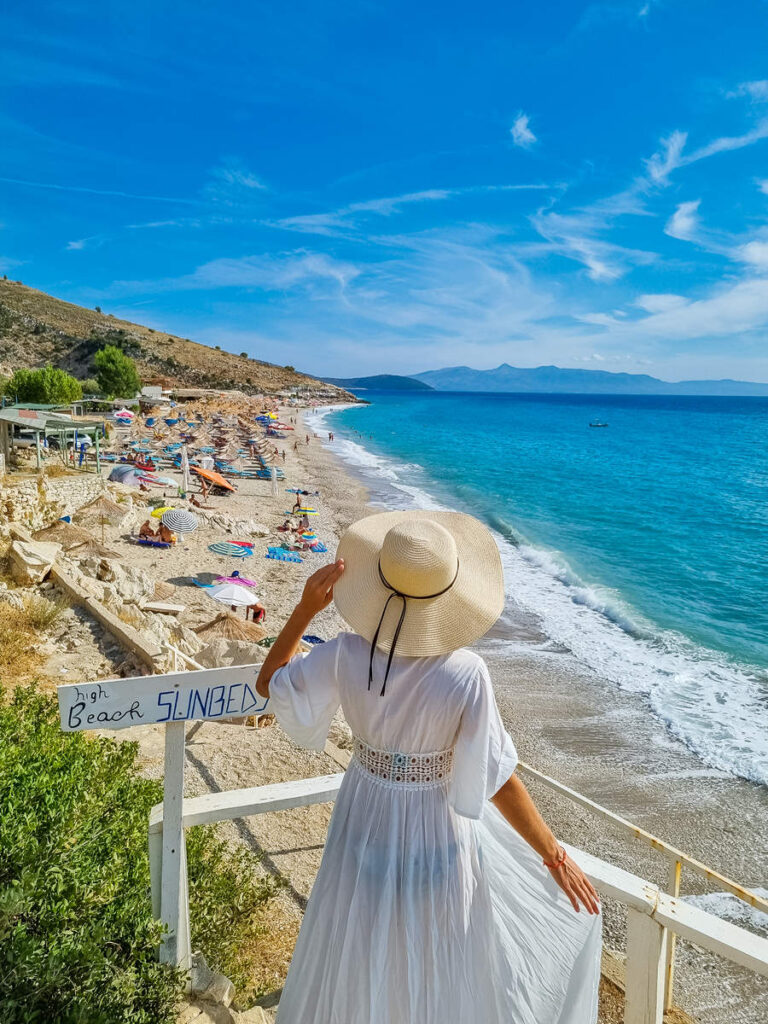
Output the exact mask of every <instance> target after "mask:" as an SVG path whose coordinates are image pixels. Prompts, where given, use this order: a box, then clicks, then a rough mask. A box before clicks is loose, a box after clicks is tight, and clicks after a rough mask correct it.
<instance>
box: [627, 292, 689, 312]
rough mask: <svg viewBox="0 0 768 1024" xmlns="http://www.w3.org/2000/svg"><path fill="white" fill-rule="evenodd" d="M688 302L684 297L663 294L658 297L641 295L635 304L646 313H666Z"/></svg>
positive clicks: (657, 295) (669, 293)
mask: <svg viewBox="0 0 768 1024" xmlns="http://www.w3.org/2000/svg"><path fill="white" fill-rule="evenodd" d="M687 302H688V300H687V299H686V298H685V297H684V296H683V295H674V294H673V293H671V292H666V293H663V292H662V293H659V294H656V295H639V296H638V297H637V298H636V299H635V302H634V304H635V305H636V306H639V307H640V309H644V310H645V311H646V313H665V312H666V311H667V310H669V309H677V308H678V307H679V306H684V305H686V303H687Z"/></svg>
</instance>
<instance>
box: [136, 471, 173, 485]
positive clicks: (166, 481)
mask: <svg viewBox="0 0 768 1024" xmlns="http://www.w3.org/2000/svg"><path fill="white" fill-rule="evenodd" d="M144 475H145V477H146V479H145V480H144V483H147V484H155V486H158V487H178V486H179V481H178V480H175V479H174V478H173V477H172V476H155V474H154V473H153V474H146V473H145V474H144Z"/></svg>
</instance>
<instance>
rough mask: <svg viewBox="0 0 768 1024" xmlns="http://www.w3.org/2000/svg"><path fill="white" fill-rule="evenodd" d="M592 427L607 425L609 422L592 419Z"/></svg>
mask: <svg viewBox="0 0 768 1024" xmlns="http://www.w3.org/2000/svg"><path fill="white" fill-rule="evenodd" d="M589 425H590V427H607V426H608V424H607V423H603V422H602V421H601V420H591V422H590V424H589Z"/></svg>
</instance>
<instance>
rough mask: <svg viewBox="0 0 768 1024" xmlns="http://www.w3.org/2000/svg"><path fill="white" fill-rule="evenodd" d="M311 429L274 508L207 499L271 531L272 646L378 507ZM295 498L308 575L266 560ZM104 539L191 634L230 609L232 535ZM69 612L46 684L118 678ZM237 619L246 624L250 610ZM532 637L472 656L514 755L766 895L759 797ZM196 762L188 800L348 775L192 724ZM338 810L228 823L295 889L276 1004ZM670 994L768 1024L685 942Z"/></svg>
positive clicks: (511, 618) (751, 996)
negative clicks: (299, 495) (299, 498)
mask: <svg viewBox="0 0 768 1024" xmlns="http://www.w3.org/2000/svg"><path fill="white" fill-rule="evenodd" d="M292 415H295V410H290V409H285V410H281V416H283V417H284V418H287V417H290V416H292ZM286 421H287V420H286ZM305 433H306V429H305V428H304V427H303V426H302V424H301V421H299V423H297V428H296V432H295V437H296V439H297V440H298V442H299V443H298V450H297V451H294V437H293V436H290V438H289V439H286V440H285V441H280V440H278V441H277V442H276V444H277V446H278V448H279V449H281V450H282V449H283V448H284V449H285V452H286V458H285V462H283V461H282V459H280V460H279V462H278V465H280V467H281V468H283V469H284V471H285V476H286V479H285V481H284V482H281V484H280V493H279V495H278V496H277V497H273V496H272V495H271V493H270V490H271V488H270V483H269V482H268V481H262V480H242V481H239V482H238V491H237V493H236V494H233V495H230V496H228V497H226V498H214V499H212V500H210V501H208V502H207V504H209V505H211V506H214V511H215V512H222V513H225V514H226V515H227V516H231V517H232V518H233V519H235V520H243V521H244V520H250V521H256V522H257V523H259V524H262V525H263V526H264V527H265V528H266V531H265V532H266V533H267V535H266V536H264V537H261V538H256V537H252V540H253V543H254V557H253V558H250V559H247V560H246V561H245V562H244V563H243V564H238V565H237V567H238V568H240V569H241V571H242V572H243V574H244V575H246V576H249V577H251V578H253V579H255V580H257V582H258V587H257V591H258V593H259V594H260V596H261V600H262V603H263V604H264V606H265V607H266V612H267V615H266V620H265V623H264V627H265V629H266V632H267V634H268V635H270V636H274V635H275V634H276V633H277V632H279V629H280V627H281V626H282V624H283V622H284V621H285V619H286V618H287V616H288V614H289V613H290V611H291V609H292V607H293V605H294V603H295V602H296V600H297V599H298V597H299V595H300V592H301V588H302V586H303V582H304V580H305V579H306V577H307V576H308V575H309V574H310V573H311V572H312V571H314V569H315V568H317V567H319V566H320V565H321V564H324V562H325V561H326V560H328V559H330V558H331V557H332V555H333V552H334V550H335V544H336V539H337V538H338V536H339V535H340V533H341V532H343V530H344V529H345V528H346V526H347V525H348V524H349V523H350V522H352V521H354V520H355V519H357V518H358V517H360V516H361V515H365V514H367V513H370V512H373V511H376V510H377V509H376V508H374V507H372V506H370V505H369V504H368V501H369V495H368V493H367V491H366V489H365V488H364V486H363V485H362V484H361V483H360V482H359V481H358V480H356V479H355V478H354V477H353V476H351V475H350V473H349V471H348V470H347V468H346V467H345V466H344V465H343V464H342V463H341V462H340V461H339V459H338V458H337V457H336V455H335V454H333V453H332V452H331V451H329V450H328V449H327V448H325V447H324V446H323V443H322V439H321V438H316V437H311V440H310V443H309V444H306V443H305V441H304V437H305ZM310 434H311V431H310ZM286 487H288V488H290V487H301V488H304V489H306V490H307V491H309V492H315V491H319V495H318V496H317V497H315V496H312V498H311V499H309V500H311V503H312V505H313V507H315V508H317V510H318V511H319V513H320V515H319V516H317V517H315V518H314V520H313V523H312V525H313V527H314V528H315V529H316V532H317V534H318V537H319V539H320V540H321V541H322V542H323V543H324V544H326V546H327V547H328V554H327V555H320V554H310V555H308V556H307V557H306V558H305V559H304V561H303V562H302V563H301V564H292V563H282V562H272V561H268V560H266V559H265V557H264V556H265V553H266V548H267V545H268V544H274V543H278V542H279V540H278V539H279V538H280V536H281V535H280V534H279V533H277V532H276V528H277V526H278V525H279V524H280V523H282V522H283V520H284V519H285V514H284V513H285V510H287V509H290V508H291V506H292V504H293V495H290V494H286V493H285V491H284V488H286ZM105 531H106V535H105V543H106V544H107V545H108V546H109V547H111V548H113V549H114V550H115V551H116V552H117V553H118V554H120V555H121V556H122V557H123V558H124V559H125V560H126V561H129V562H130V563H131V564H132V565H135V566H139V567H140V568H141V569H143V570H145V571H146V572H147V573H148V575H149V576H150V577H151V578H152V579H153V580H154V581H156V582H158V583H160V582H163V583H170V584H172V585H173V588H174V589H173V595H172V596H171V597H168V598H166V600H169V601H172V602H174V603H178V604H183V605H184V606H185V608H184V611H183V613H182V615H181V616H180V622H181V623H182V624H183V626H184V627H187V628H194V627H195V626H199V625H201V624H203V623H204V622H207V621H209V620H210V619H212V618H213V617H214V615H215V614H216V613H217V612H218V611H220V610H221V609H220V606H216V605H214V603H213V602H212V601H211V599H210V598H209V597H208V595H207V594H206V593H205V591H204V590H201V589H198V588H196V587H194V586H193V585H191V584H190V582H189V579H188V577H189V576H190V575H195V574H202V573H213V574H218V573H222V574H226V573H227V572H229V571H231V570H232V569H233V568H234V567H235V563H234V562H232V560H231V559H228V558H226V557H223V556H220V555H216V554H214V553H212V552H210V551H209V550H208V545H209V544H210V543H212V542H214V541H218V540H222V539H228V538H227V536H226V535H225V534H224V533H223V532H222V531H221V530H220V529H216V528H215V527H212V526H210V525H205V526H202V527H201V529H199V530H198V531H197V532H196V533H194V534H192V535H190V536H189V537H188V538H187V539H186V540H185V541H184V543H183V545H178V546H176V547H174V548H172V549H170V550H168V551H157V550H152V549H140V548H137V547H136V546H135V545H132V544H129V542H128V540H127V539H126V537H125V530H124V529H123V530H121V528H119V527H111V526H107V527H106V528H105ZM229 539H232V538H231V537H230V538H229ZM69 614H70V616H72V617H73V621H74V622H75V623H79V624H80V626H79V628H80V630H81V634H78V635H79V636H80V641H79V643H78V645H77V646H76V647H75V648H73V649H71V650H70V651H69V653H68V654H67V653H62V651H61V645H59V647H58V648H57V647H56V645H55V644H54V645H53V648H54V649H55V654H54V653H53V652H52V654H51V662H50V665H49V668H48V676H49V678H50V679H51V680H52V681H53V679H54V678H55V677H56V676H57V673H61V675H58V677H57V678H56V681H59V682H61V681H67V682H74V681H77V679H79V678H85V677H86V676H87V677H88V678H99V677H100V678H106V677H108V676H109V675H111V674H116V673H115V669H116V667H117V665H118V663H119V661H120V659H121V657H124V655H121V653H120V652H119V651H115V650H113V649H112V648H111V647H110V645H109V644H108V642H107V641H105V638H104V636H103V635H101V634H100V633H99V631H98V630H95V629H93V627H92V626H91V625H90V624H88V623H84V622H83V620H82V616H80V615H79V613H77V614H76V613H74V612H71V613H69ZM238 614H239V615H240V617H241V618H242V611H240V612H239V613H238ZM72 628H74V627H73V626H72V625H70V629H72ZM343 628H345V626H344V623H343V622H342V621H341V620H340V618H339V617H338V615H337V614H336V612H335V610H334V609H333V607H331V608H330V609H328V610H327V611H325V612H324V613H322V615H320V616H319V617H318V619H317V620H316V622H315V623H314V624H313V632H314V633H316V634H317V635H318V636H320V637H323V638H330V637H332V636H333V635H334V634H335V633H336V632H337V631H338V630H339V629H343ZM525 634H526V630H525V629H524V628H522V625H521V623H520V622H519V621H518V619H516V613H515V609H514V606H513V607H510V608H509V609H508V610H507V612H506V613H505V616H504V617H503V618H502V620H501V621H500V623H499V624H498V625H497V626H496V627H495V628H494V630H493V631H492V632H491V634H490V635H489V636H488V637H486V638H485V639H484V640H483V641H482V642H481V643H480V644H479V645H478V650H479V651H480V653H482V655H483V656H484V657H485V658H486V660H487V661H488V664H489V666H490V669H491V674H492V678H493V680H494V685H495V688H496V693H497V698H498V703H499V706H500V709H501V712H502V716H503V718H504V720H505V722H506V724H507V726H508V729H509V731H510V733H511V735H512V736H513V738H514V740H515V743H516V745H517V747H518V750H519V754H520V757H521V759H522V760H523V761H525V762H527V763H528V764H530V765H532V766H533V767H535V768H537V769H538V770H540V771H542V772H544V773H545V774H548V775H551V776H552V777H554V778H556V779H558V780H559V781H561V782H563V783H565V784H567V785H568V786H570V787H572V788H573V789H575V790H577V791H579V792H581V793H583V794H585V795H586V796H588V797H590V798H591V799H593V800H595V801H597V802H598V803H601V804H603V805H605V806H606V807H608V808H609V809H611V810H612V811H614V812H616V813H618V814H620V815H623V816H625V817H627V818H629V819H630V820H631V821H633V822H635V823H636V824H637V825H640V826H641V827H643V828H645V829H647V830H649V831H651V832H653V833H655V834H656V835H658V836H659V837H661V838H663V839H664V840H667V841H669V842H671V843H673V844H675V845H677V846H679V847H680V848H681V849H683V850H684V851H686V852H687V853H689V854H691V855H693V856H694V857H697V858H699V859H700V860H702V861H704V862H705V863H707V864H709V865H711V866H712V867H714V868H716V869H717V870H719V871H721V872H723V873H724V874H726V875H728V876H730V877H732V878H734V879H735V880H737V881H740V882H742V883H744V884H746V885H748V886H755V887H757V886H761V885H764V884H765V881H766V865H765V854H764V851H765V850H766V849H768V813H767V812H768V793H766V790H765V789H764V788H761V787H758V786H754V785H752V784H749V783H746V782H742V781H741V780H738V779H735V778H733V777H731V776H729V775H726V774H724V773H721V772H717V771H714V770H711V769H708V768H706V767H705V766H704V765H703V764H702V763H701V762H700V761H699V760H698V758H696V757H695V756H694V755H693V754H692V753H691V752H690V751H689V750H688V749H687V748H686V747H685V746H683V744H681V743H680V742H678V741H677V740H675V739H674V738H673V737H672V736H671V735H670V734H669V732H668V731H667V729H666V728H665V727H664V725H663V724H662V723H661V722H660V721H658V720H657V719H655V718H654V717H653V716H652V715H651V713H650V712H649V711H648V709H647V708H646V707H645V705H644V703H643V701H642V699H640V698H636V697H633V696H631V695H629V694H626V693H619V692H618V691H617V690H616V689H615V688H614V687H613V686H611V685H610V684H609V683H607V682H605V681H603V680H601V679H599V678H596V677H595V676H594V675H593V674H590V673H587V672H585V671H584V670H583V669H582V668H581V667H580V666H579V664H578V663H577V661H576V660H575V658H574V657H573V656H572V655H571V654H569V653H568V652H567V651H561V650H553V649H548V648H547V645H546V644H543V645H542V644H541V642H540V639H541V638H540V637H538V636H537V637H535V640H534V638H532V640H531V643H530V645H528V646H526V643H525V642H524V641H521V637H524V636H525ZM73 635H74V634H73ZM510 641H514V642H510ZM252 651H253V652H254V659H256V658H260V657H261V656H262V655H263V649H260V648H255V647H254V648H252ZM78 672H80V673H82V674H81V675H78V674H77V673H78ZM120 735H121V737H122V738H125V739H134V740H138V741H139V743H140V748H141V758H142V764H143V767H144V770H145V771H146V772H147V774H149V775H152V776H154V777H160V775H161V774H162V754H163V746H162V744H163V733H162V728H161V727H156V726H147V727H142V728H140V729H130V730H125V731H124V732H123V733H121V734H120ZM331 739H332V740H333V742H334V743H335V744H336V745H337V746H338V747H341V748H343V747H348V746H349V730H348V728H347V727H346V725H345V723H343V721H341V719H340V716H339V717H338V719H337V722H336V723H335V724H334V727H333V729H332V735H331ZM187 753H188V758H187V781H186V790H187V794H188V795H197V794H201V793H204V792H209V791H216V790H225V789H233V788H239V787H245V786H254V785H259V784H266V783H270V782H277V781H284V780H288V779H296V778H303V777H306V776H311V775H319V774H327V773H331V772H336V771H340V770H341V767H340V765H339V763H338V761H337V760H334V758H333V757H332V756H330V755H329V754H327V753H313V752H308V751H302V750H298V749H297V748H296V747H294V746H293V744H292V743H291V742H290V741H289V740H288V739H287V737H286V736H285V735H284V734H283V733H282V730H281V729H280V727H279V726H278V725H270V726H268V727H266V728H260V729H256V728H245V727H243V726H241V725H224V724H217V723H210V722H207V723H202V724H200V723H197V724H195V725H192V726H191V727H190V728H189V730H188V743H187ZM532 790H533V792H534V795H535V797H536V799H537V801H538V803H539V805H540V807H541V809H542V811H543V813H544V814H545V817H547V819H548V821H549V822H550V824H551V825H552V827H553V829H554V830H555V831H556V832H557V834H558V835H559V836H560V837H562V838H563V839H564V840H567V841H569V842H572V843H574V844H575V845H577V846H581V847H583V848H584V849H586V850H588V851H589V852H591V853H593V854H596V855H598V856H601V857H603V858H604V859H606V860H608V861H610V862H612V863H615V864H618V865H619V866H621V867H623V868H625V869H627V870H630V871H633V872H635V873H637V874H639V875H641V876H643V877H645V878H648V879H651V880H653V881H654V882H656V883H659V884H662V885H663V884H664V883H665V881H666V861H664V860H663V859H662V858H661V857H660V856H659V855H658V854H656V853H654V852H653V851H652V850H650V849H649V848H648V847H646V846H643V845H641V844H640V843H639V842H637V841H634V840H632V839H631V838H627V836H626V835H625V834H623V833H621V832H619V831H618V830H616V829H615V828H614V827H612V826H610V825H608V824H606V823H604V822H603V821H602V820H601V819H599V818H596V817H595V816H594V815H591V814H590V813H589V812H588V811H586V810H583V809H581V808H577V807H575V806H574V805H572V804H570V803H569V802H568V801H567V800H565V799H564V798H562V797H559V796H557V795H555V794H553V793H552V792H551V791H549V790H547V789H545V788H544V787H542V786H540V785H533V786H532ZM330 812H331V807H330V805H319V806H315V807H308V808H300V809H297V810H293V811H284V812H279V813H275V814H271V815H267V816H264V817H261V818H252V819H248V820H244V821H238V822H231V823H228V824H227V825H225V826H222V828H224V830H225V831H226V832H227V833H228V834H229V835H231V837H232V838H233V839H234V840H237V841H240V842H246V843H248V844H249V845H250V846H252V847H253V848H254V849H258V850H260V851H262V852H263V854H264V860H263V865H264V868H265V870H267V871H279V872H280V873H282V874H283V875H285V876H286V877H287V879H288V881H289V884H288V887H287V888H286V889H285V890H284V892H283V893H282V894H281V896H280V897H279V900H278V901H277V903H276V906H275V908H274V909H273V910H272V911H271V912H270V913H271V916H272V920H271V922H270V925H269V934H268V935H265V937H264V944H263V951H262V952H263V956H262V958H261V959H262V962H263V971H262V975H261V977H259V978H255V979H254V987H255V988H258V989H261V990H263V991H273V992H275V993H277V992H278V991H279V988H280V986H281V984H282V979H283V977H284V974H285V970H286V969H287V965H288V962H289V960H290V953H291V949H292V944H293V941H294V939H295V935H296V934H297V931H298V926H299V923H300V919H301V912H302V910H303V907H304V906H305V905H306V899H307V897H308V895H309V892H310V890H311V885H312V880H313V878H314V875H315V873H316V870H317V867H318V865H319V862H320V858H321V855H322V848H323V842H324V835H325V830H326V828H327V824H328V820H329V817H330ZM682 891H683V895H689V894H700V893H703V892H704V891H705V887H704V886H703V885H702V884H700V880H699V879H698V878H697V877H696V876H694V875H692V874H690V873H688V874H684V876H683V890H682ZM720 905H721V904H713V905H711V906H709V907H708V909H717V908H719V907H720ZM728 905H735V901H733V902H732V904H730V903H728V902H727V903H726V906H728ZM605 941H606V944H607V945H608V946H609V947H610V948H612V949H615V950H619V951H620V950H621V949H622V947H623V941H624V913H623V911H622V909H621V908H620V907H619V906H615V905H612V904H611V903H610V902H608V903H607V904H606V906H605ZM675 992H676V1002H677V1003H678V1004H679V1005H681V1006H682V1007H683V1008H684V1009H685V1010H687V1011H688V1012H689V1013H690V1014H691V1015H692V1016H693V1017H694V1018H695V1019H696V1020H697V1021H700V1022H702V1024H725V1022H726V1021H729V1022H730V1021H739V1022H741V1024H761V1022H764V1021H765V1006H766V1005H768V1004H767V1003H766V1000H768V984H766V983H765V981H761V980H759V979H757V978H756V977H755V976H753V975H751V974H749V973H747V972H742V971H739V970H737V969H735V968H731V967H730V966H728V965H726V963H725V962H724V961H717V960H716V958H714V957H710V956H709V955H708V954H705V953H703V952H702V951H701V950H699V949H693V948H691V947H689V946H687V945H686V944H685V943H680V945H679V954H678V971H677V976H676V989H675ZM270 1001H271V1002H274V997H273V998H272V999H271V1000H270V998H269V997H267V999H266V1001H265V1005H269V1003H270ZM608 1014H609V1011H608V1009H606V1016H605V1017H604V1019H605V1020H609V1019H610V1016H609V1015H608Z"/></svg>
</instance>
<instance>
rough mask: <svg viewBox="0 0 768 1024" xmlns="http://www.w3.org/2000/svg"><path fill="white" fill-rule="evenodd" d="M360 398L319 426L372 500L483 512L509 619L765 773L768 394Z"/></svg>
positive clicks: (765, 777)
mask: <svg viewBox="0 0 768 1024" xmlns="http://www.w3.org/2000/svg"><path fill="white" fill-rule="evenodd" d="M361 397H364V398H365V399H367V400H368V401H369V402H370V403H371V404H370V405H368V406H358V407H351V408H349V407H348V408H345V409H341V410H334V411H323V412H320V413H319V414H318V415H317V416H316V417H315V420H314V425H315V429H316V430H317V432H318V433H320V434H321V436H322V435H323V434H324V435H325V436H326V437H327V432H328V430H333V431H334V433H335V436H336V440H335V442H334V443H333V445H332V447H333V448H334V449H335V450H336V451H337V452H338V454H339V455H341V456H342V458H344V459H345V460H346V461H347V462H348V463H349V464H350V465H351V466H352V467H354V468H355V469H356V471H357V472H358V473H359V474H361V475H362V476H363V477H364V478H365V481H366V483H367V484H368V485H369V486H370V487H371V489H372V491H373V494H374V498H375V499H376V500H377V501H378V502H379V503H381V504H382V505H385V506H389V507H407V506H408V505H411V506H422V507H425V506H429V505H438V504H439V505H445V506H449V507H452V508H458V509H462V510H464V511H468V512H472V513H473V514H475V515H477V516H479V517H480V518H482V519H484V520H485V521H486V522H487V523H488V524H489V525H490V526H492V527H493V528H494V530H495V531H496V532H497V537H498V541H499V546H500V548H501V550H502V556H503V559H504V564H505V571H506V578H507V590H508V596H509V600H510V614H512V615H513V616H514V615H515V614H517V615H518V616H520V617H522V618H526V617H527V618H528V619H531V618H533V619H534V620H535V622H536V623H537V626H538V629H539V630H540V632H541V634H542V635H543V637H544V638H545V639H543V640H542V641H541V642H542V643H548V644H549V645H550V646H551V644H552V643H553V642H554V643H556V644H558V645H560V646H561V647H565V648H567V649H568V650H569V651H571V652H572V653H573V654H574V656H575V657H576V658H577V659H578V660H579V661H580V662H581V663H583V664H584V665H585V666H587V667H588V668H591V669H593V670H594V671H595V672H598V673H600V675H601V676H602V677H603V678H607V679H609V680H611V681H613V682H614V683H615V684H616V685H617V687H620V688H623V689H628V690H632V691H635V692H639V693H642V694H643V695H645V696H646V698H647V700H648V702H649V705H650V707H651V708H652V710H653V711H654V712H655V713H656V714H658V715H659V716H660V717H661V718H663V720H664V721H665V722H666V723H667V725H668V727H669V729H670V730H671V731H672V732H673V733H674V734H675V735H677V736H678V737H679V738H681V739H682V740H684V741H685V742H686V743H687V744H688V745H689V746H691V747H692V748H693V749H694V750H695V751H696V752H697V753H698V754H699V755H700V756H701V757H702V758H703V759H704V760H705V761H706V762H707V763H708V764H710V765H712V766H714V767H717V768H721V769H724V770H726V771H729V772H733V773H736V774H739V775H742V776H743V777H745V778H749V779H752V780H754V781H757V782H762V783H768V593H767V591H768V399H760V398H744V399H737V398H667V397H664V398H660V397H650V396H637V397H636V396H631V397H624V396H621V397H620V396H597V397H595V396H582V395H499V394H452V393H446V392H416V393H414V392H366V393H364V394H363V393H361ZM593 420H601V421H604V422H607V423H608V426H607V427H604V428H591V427H590V426H589V423H590V421H593ZM520 642H523V641H520ZM528 642H533V641H528Z"/></svg>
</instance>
